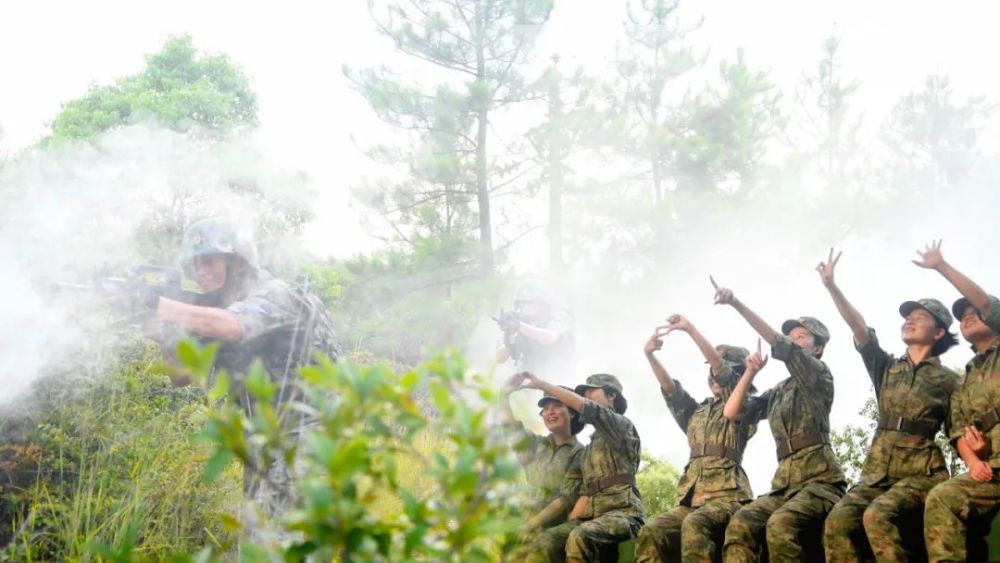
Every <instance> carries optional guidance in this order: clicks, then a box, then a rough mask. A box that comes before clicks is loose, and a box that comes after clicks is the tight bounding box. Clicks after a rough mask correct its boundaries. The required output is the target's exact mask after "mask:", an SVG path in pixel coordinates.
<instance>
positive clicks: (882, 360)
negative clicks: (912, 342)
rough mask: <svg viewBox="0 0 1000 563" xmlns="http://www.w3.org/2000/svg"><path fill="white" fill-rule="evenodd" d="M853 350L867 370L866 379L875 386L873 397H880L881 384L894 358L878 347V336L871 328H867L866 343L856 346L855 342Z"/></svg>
mask: <svg viewBox="0 0 1000 563" xmlns="http://www.w3.org/2000/svg"><path fill="white" fill-rule="evenodd" d="M854 348H855V349H856V350H857V351H858V353H859V354H861V359H862V361H864V363H865V369H867V370H868V377H869V378H870V379H871V380H872V385H874V386H875V396H876V397H880V396H882V384H883V383H884V380H885V372H886V370H887V369H889V366H890V365H892V363H893V362H894V361H895V358H893V357H892V356H891V355H890V354H889V353H888V352H886V351H885V350H883V349H882V346H880V345H879V341H878V336H876V335H875V329H873V328H872V327H868V341H867V342H865V345H864V346H858V344H857V342H855V343H854Z"/></svg>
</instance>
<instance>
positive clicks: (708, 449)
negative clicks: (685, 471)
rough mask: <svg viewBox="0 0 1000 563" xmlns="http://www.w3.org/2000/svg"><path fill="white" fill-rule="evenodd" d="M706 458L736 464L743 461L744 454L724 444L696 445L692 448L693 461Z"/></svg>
mask: <svg viewBox="0 0 1000 563" xmlns="http://www.w3.org/2000/svg"><path fill="white" fill-rule="evenodd" d="M706 456H713V457H722V458H726V459H731V460H733V461H735V462H736V463H740V462H741V461H743V452H741V451H739V450H737V449H734V448H730V447H727V446H724V445H722V444H694V445H693V446H691V458H692V459H694V458H696V457H706Z"/></svg>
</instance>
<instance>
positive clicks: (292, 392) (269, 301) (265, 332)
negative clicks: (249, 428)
mask: <svg viewBox="0 0 1000 563" xmlns="http://www.w3.org/2000/svg"><path fill="white" fill-rule="evenodd" d="M227 301H231V303H230V304H229V305H228V306H227V307H226V310H227V311H229V312H230V313H232V314H233V316H234V317H235V318H236V320H237V322H239V324H240V327H241V328H242V330H243V337H242V339H240V341H239V342H223V343H220V346H219V352H218V355H217V357H216V367H217V368H224V369H226V370H227V371H228V372H229V373H230V375H231V376H232V377H233V378H234V382H237V383H238V382H239V381H240V377H241V376H242V375H244V374H246V372H247V371H248V370H249V368H250V366H251V364H252V363H253V362H254V360H258V359H259V360H260V361H261V363H262V364H263V366H264V368H265V369H266V370H267V372H268V375H269V376H270V378H271V380H272V381H273V382H274V383H276V384H277V385H278V391H277V393H276V394H275V403H276V404H277V403H279V402H283V401H288V400H293V399H296V398H298V397H299V394H298V390H297V381H298V368H299V367H300V366H302V365H304V364H306V363H308V362H309V361H310V360H311V356H312V353H313V352H314V351H319V352H323V353H326V354H327V355H329V356H330V357H331V359H336V357H337V356H338V355H339V354H340V348H339V345H338V344H337V339H336V335H335V334H334V332H333V328H332V324H331V323H330V322H329V316H328V315H327V314H326V311H325V309H323V308H322V304H321V303H319V302H318V298H316V297H315V296H313V295H311V294H308V293H307V292H304V291H303V290H301V289H298V288H294V287H292V286H291V285H290V284H288V283H286V282H284V281H282V280H279V279H276V278H273V277H271V276H270V275H268V274H266V273H265V272H261V274H260V276H259V277H258V278H257V279H256V280H253V281H251V282H249V283H247V284H246V285H245V286H244V287H243V288H240V290H238V291H237V293H236V295H235V296H234V298H233V299H230V300H227ZM241 394H243V395H245V390H241ZM247 399H248V397H245V396H244V399H243V400H244V404H247V403H246V401H247Z"/></svg>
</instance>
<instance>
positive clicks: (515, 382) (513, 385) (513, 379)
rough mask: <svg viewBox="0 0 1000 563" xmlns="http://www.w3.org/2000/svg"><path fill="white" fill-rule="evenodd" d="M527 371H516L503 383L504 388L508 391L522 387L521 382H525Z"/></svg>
mask: <svg viewBox="0 0 1000 563" xmlns="http://www.w3.org/2000/svg"><path fill="white" fill-rule="evenodd" d="M525 376H526V374H525V372H519V373H515V374H514V375H512V376H510V377H509V378H507V381H505V382H504V384H503V390H504V391H506V392H507V393H510V392H511V391H516V390H518V389H520V388H521V384H522V383H524V378H525Z"/></svg>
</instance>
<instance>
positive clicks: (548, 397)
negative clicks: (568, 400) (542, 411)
mask: <svg viewBox="0 0 1000 563" xmlns="http://www.w3.org/2000/svg"><path fill="white" fill-rule="evenodd" d="M559 387H561V388H562V389H565V390H567V391H573V389H572V388H570V387H566V386H565V385H560V386H559ZM549 401H555V402H557V403H561V402H562V401H561V400H559V398H558V397H554V396H552V395H549V394H548V393H546V394H545V395H543V396H542V398H541V399H538V406H540V407H544V406H545V403H548V402H549Z"/></svg>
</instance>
